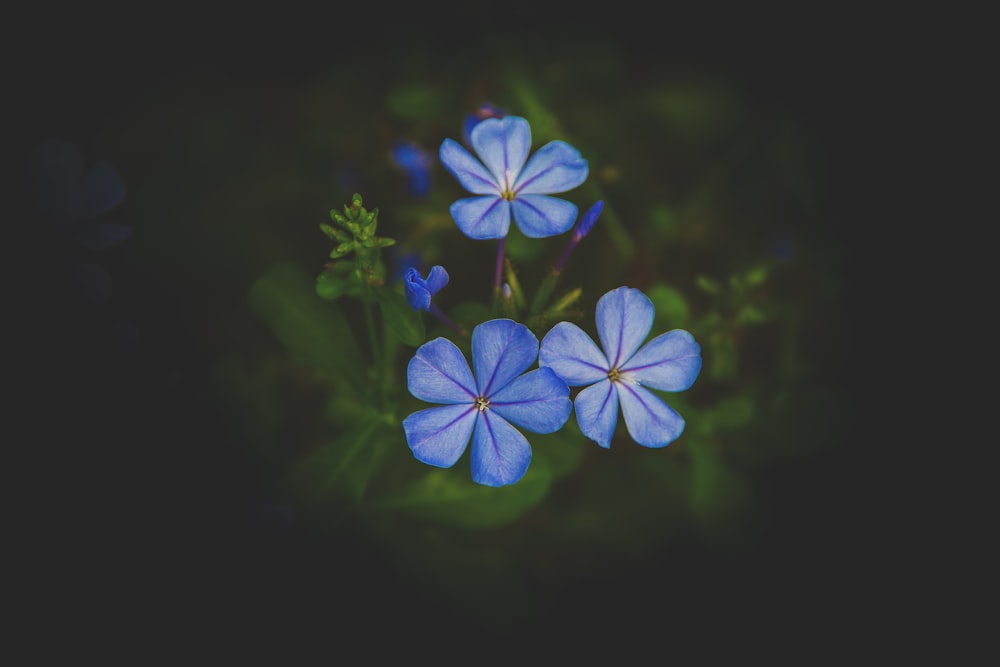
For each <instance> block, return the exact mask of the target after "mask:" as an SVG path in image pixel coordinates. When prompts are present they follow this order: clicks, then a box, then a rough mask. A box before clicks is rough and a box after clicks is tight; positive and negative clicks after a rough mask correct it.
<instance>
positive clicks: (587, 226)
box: [552, 200, 604, 273]
mask: <svg viewBox="0 0 1000 667" xmlns="http://www.w3.org/2000/svg"><path fill="white" fill-rule="evenodd" d="M603 210H604V200H598V202H597V203H596V204H594V205H593V206H591V207H590V209H589V210H588V211H587V212H586V213H584V214H583V216H582V217H581V218H580V220H579V221H578V222H577V223H576V227H575V228H574V229H573V235H572V236H571V237H570V240H569V243H568V244H567V245H566V249H565V250H563V253H562V255H561V256H560V257H559V261H557V262H556V265H555V266H554V267H553V268H552V271H553V272H555V273H562V270H563V267H564V266H565V265H566V260H567V259H569V254H570V253H571V252H573V248H575V247H576V246H577V244H579V243H580V241H582V240H583V237H584V236H586V235H587V234H588V233H589V232H590V230H591V229H593V227H594V223H595V222H597V218H598V216H600V215H601V211H603Z"/></svg>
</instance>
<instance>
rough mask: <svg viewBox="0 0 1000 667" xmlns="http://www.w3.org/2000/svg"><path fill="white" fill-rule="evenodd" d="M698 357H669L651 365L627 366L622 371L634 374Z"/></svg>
mask: <svg viewBox="0 0 1000 667" xmlns="http://www.w3.org/2000/svg"><path fill="white" fill-rule="evenodd" d="M700 356H701V355H700V354H682V355H680V356H678V357H671V358H670V359H664V360H662V361H656V362H653V363H651V364H643V365H642V366H629V367H628V368H626V369H624V370H625V371H626V372H629V373H632V372H635V371H641V370H642V369H644V368H652V367H654V366H662V365H663V364H666V363H670V362H673V361H682V360H684V359H693V358H695V357H700Z"/></svg>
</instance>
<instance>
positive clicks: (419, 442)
mask: <svg viewBox="0 0 1000 667" xmlns="http://www.w3.org/2000/svg"><path fill="white" fill-rule="evenodd" d="M432 409H433V408H432ZM475 409H476V406H475V405H470V406H469V409H468V410H466V411H465V412H463V413H462V414H460V415H459V416H457V417H455V418H454V419H452V420H451V421H450V422H448V423H447V424H445V425H444V426H442V427H441V428H439V429H438V430H436V431H434V432H433V433H428V434H427V435H426V436H425V437H423V438H421V439H420V440H419V441H417V442H416V443H415V444H417V445H421V444H423V443H425V442H427V441H428V440H430V439H431V438H433V437H436V436H438V435H439V434H441V433H443V432H444V431H447V430H448V429H450V428H451V427H452V426H454V425H455V424H457V423H458V422H460V421H462V420H463V419H465V418H466V417H468V416H469V413H470V412H472V411H473V410H475Z"/></svg>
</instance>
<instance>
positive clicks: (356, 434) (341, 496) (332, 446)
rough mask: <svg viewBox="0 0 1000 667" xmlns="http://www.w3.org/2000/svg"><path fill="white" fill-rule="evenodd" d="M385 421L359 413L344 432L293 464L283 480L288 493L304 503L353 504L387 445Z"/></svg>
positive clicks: (374, 415) (360, 494)
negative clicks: (349, 427)
mask: <svg viewBox="0 0 1000 667" xmlns="http://www.w3.org/2000/svg"><path fill="white" fill-rule="evenodd" d="M384 430H385V421H384V419H383V418H382V417H381V416H380V415H379V414H378V413H376V412H374V411H368V412H366V413H363V414H362V415H361V416H360V418H359V421H358V422H357V423H356V424H355V425H354V427H353V428H351V429H350V430H348V431H347V432H346V433H343V434H342V435H339V436H337V438H336V439H335V440H334V441H333V442H330V443H329V444H326V445H323V446H321V447H319V448H317V449H316V450H314V451H313V452H311V453H310V454H309V455H308V456H306V457H305V458H303V459H300V460H299V461H297V462H296V463H295V464H294V465H293V466H292V467H291V468H290V469H289V471H288V473H287V475H286V476H285V478H284V480H283V484H284V486H285V487H286V488H287V491H288V493H290V494H292V495H294V496H295V497H297V498H299V499H300V500H301V501H303V502H305V503H308V504H318V503H319V504H321V503H325V502H331V501H332V502H340V501H343V500H349V501H351V502H352V503H353V504H357V503H358V502H359V501H360V500H361V498H362V496H363V495H364V492H365V489H366V488H367V485H368V481H369V479H370V478H371V475H372V472H373V471H374V470H375V468H376V467H377V466H378V464H379V463H380V462H381V460H382V458H383V456H384V454H385V452H386V450H387V443H388V442H389V441H388V439H386V438H385V437H383V436H384Z"/></svg>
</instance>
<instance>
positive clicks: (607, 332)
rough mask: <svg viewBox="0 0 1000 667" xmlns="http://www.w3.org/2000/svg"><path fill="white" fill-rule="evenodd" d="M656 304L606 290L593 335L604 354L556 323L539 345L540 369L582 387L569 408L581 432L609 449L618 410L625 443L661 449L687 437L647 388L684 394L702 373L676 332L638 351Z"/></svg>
mask: <svg viewBox="0 0 1000 667" xmlns="http://www.w3.org/2000/svg"><path fill="white" fill-rule="evenodd" d="M653 315H654V308H653V302H652V301H650V300H649V297H647V296H646V295H645V294H643V293H642V292H640V291H639V290H637V289H633V288H630V287H619V288H617V289H614V290H611V291H610V292H608V293H607V294H605V295H604V296H602V297H601V298H600V300H599V301H598V302H597V316H596V320H597V334H598V336H599V337H600V339H601V345H602V347H603V348H604V349H603V351H602V350H601V349H599V348H598V347H597V345H596V344H594V341H593V340H592V339H591V338H590V336H588V335H587V334H586V333H584V331H583V330H582V329H580V327H578V326H576V325H575V324H571V323H569V322H560V323H559V324H557V325H555V326H554V327H552V329H551V330H550V331H549V332H548V333H547V334H546V335H545V337H544V338H543V339H542V346H541V352H540V353H539V365H540V366H542V367H543V368H551V369H552V370H554V371H555V372H556V374H558V375H559V377H561V378H562V379H563V380H565V381H566V384H568V385H569V386H571V387H579V386H584V385H586V388H585V389H583V390H581V391H580V393H579V394H577V396H576V400H575V402H574V407H575V409H576V420H577V423H578V424H579V425H580V430H581V431H583V434H584V435H586V436H587V437H588V438H590V439H591V440H593V441H595V442H596V443H597V444H598V445H600V446H601V447H610V446H611V439H612V437H613V436H614V433H615V426H616V425H617V423H618V404H619V403H621V408H622V414H623V415H624V417H625V425H626V427H627V428H628V432H629V435H631V436H632V439H633V440H635V441H636V442H637V443H639V444H640V445H643V446H645V447H664V446H666V445H669V444H670V443H671V442H673V441H674V440H676V439H677V438H678V436H680V434H681V433H682V432H683V431H684V418H683V417H681V416H680V415H679V414H677V412H675V411H674V409H673V408H671V407H670V406H669V405H667V404H666V403H664V402H663V400H662V399H660V397H659V396H657V395H656V394H654V393H652V392H651V391H649V389H647V388H646V387H649V388H651V389H657V390H660V391H684V390H685V389H688V388H689V387H691V385H692V384H694V381H695V378H697V377H698V372H699V371H700V370H701V347H700V346H699V345H698V343H697V342H695V340H694V336H692V335H691V334H690V333H688V332H687V331H684V330H683V329H674V330H673V331H668V332H667V333H665V334H661V335H659V336H657V337H656V338H653V339H652V340H650V341H649V342H647V343H646V344H645V345H643V346H642V347H641V348H640V347H639V346H640V345H641V344H642V342H643V341H644V340H645V339H646V337H647V336H648V335H649V330H650V329H651V328H652V326H653Z"/></svg>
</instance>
